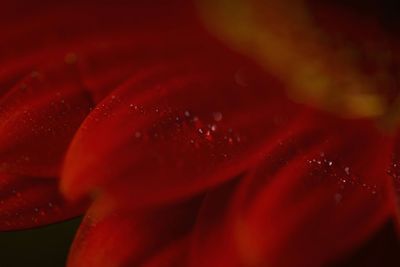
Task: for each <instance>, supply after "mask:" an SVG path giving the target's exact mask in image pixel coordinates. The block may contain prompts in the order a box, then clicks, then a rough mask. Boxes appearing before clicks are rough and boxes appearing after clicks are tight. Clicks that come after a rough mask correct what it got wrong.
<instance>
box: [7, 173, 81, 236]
mask: <svg viewBox="0 0 400 267" xmlns="http://www.w3.org/2000/svg"><path fill="white" fill-rule="evenodd" d="M57 187H58V184H57V182H56V181H55V180H50V179H39V178H32V177H16V176H9V175H0V231H5V230H15V229H23V228H30V227H36V226H40V225H46V224H50V223H54V222H57V221H62V220H66V219H69V218H72V217H75V216H78V215H80V214H82V213H83V212H84V209H85V205H81V204H80V205H71V204H67V203H66V202H65V201H64V200H63V198H62V197H61V196H60V195H59V194H58V188H57Z"/></svg>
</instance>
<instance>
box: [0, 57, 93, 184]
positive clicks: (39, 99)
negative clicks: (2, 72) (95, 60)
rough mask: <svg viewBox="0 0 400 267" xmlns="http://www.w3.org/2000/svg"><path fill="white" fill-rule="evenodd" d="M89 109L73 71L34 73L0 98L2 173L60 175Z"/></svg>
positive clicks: (57, 67) (51, 69)
mask: <svg viewBox="0 0 400 267" xmlns="http://www.w3.org/2000/svg"><path fill="white" fill-rule="evenodd" d="M90 106H91V99H90V96H89V95H88V94H87V93H86V92H85V90H84V88H83V86H82V84H81V81H80V78H79V75H78V74H77V72H76V69H75V68H74V67H73V66H69V65H68V64H65V63H64V62H63V61H61V65H60V64H58V63H57V64H56V63H54V64H52V65H50V66H48V67H46V69H45V70H44V71H41V70H37V71H34V72H32V73H30V74H29V75H28V76H27V77H26V78H25V79H23V80H21V81H20V82H19V83H18V84H16V85H15V86H14V87H13V88H12V89H11V90H10V91H9V92H7V93H6V94H5V95H4V96H3V97H2V98H1V99H0V128H1V131H0V171H1V172H7V173H14V174H18V175H27V176H46V177H52V176H56V175H57V174H58V171H59V168H60V165H61V161H62V159H63V157H64V153H65V151H66V148H67V146H68V145H69V142H70V140H71V139H72V136H73V135H74V133H75V131H76V130H77V128H78V127H79V125H80V123H81V122H82V121H83V119H84V118H85V116H86V115H87V113H88V112H89V109H90Z"/></svg>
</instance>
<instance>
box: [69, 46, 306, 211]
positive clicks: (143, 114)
mask: <svg viewBox="0 0 400 267" xmlns="http://www.w3.org/2000/svg"><path fill="white" fill-rule="evenodd" d="M207 52H208V53H209V52H210V51H207ZM217 52H219V54H218V53H215V56H214V57H213V59H212V60H210V59H202V54H201V53H200V52H198V53H196V54H190V55H184V56H183V59H181V60H178V59H175V60H174V61H170V60H168V61H165V62H164V61H162V62H161V63H160V64H158V65H156V66H151V67H149V68H145V69H143V70H142V71H141V72H139V73H136V74H135V75H133V77H132V79H131V80H130V81H129V82H127V83H126V84H124V85H123V86H121V87H120V88H119V89H117V90H115V91H113V92H112V94H111V95H109V96H108V97H107V98H106V99H105V100H104V101H103V102H102V103H100V104H99V105H98V106H97V107H96V109H95V110H94V111H93V112H92V113H91V114H90V115H89V116H88V117H87V119H86V120H85V122H84V123H83V124H82V127H81V128H80V130H79V131H78V133H77V135H76V136H75V138H74V141H73V143H72V145H71V147H70V150H69V151H68V154H67V157H66V163H65V166H64V167H65V168H64V171H63V179H62V186H63V189H64V192H65V193H66V195H67V196H69V197H72V198H77V197H81V196H84V195H85V194H87V193H90V192H92V193H93V192H96V193H97V192H100V193H105V198H106V199H107V197H111V198H114V197H116V198H117V199H111V200H110V199H109V200H104V202H105V203H104V204H105V205H107V204H109V203H112V201H117V202H119V203H120V204H118V205H119V206H123V203H126V204H127V205H126V206H129V205H130V206H132V208H134V206H135V205H145V204H146V203H150V202H152V203H157V202H163V201H167V200H168V199H176V198H180V197H182V196H184V195H188V194H193V193H194V192H198V191H201V190H204V189H205V188H207V187H209V186H212V185H215V184H218V183H220V182H223V181H225V180H227V179H231V178H232V177H234V176H235V175H237V174H239V173H240V172H242V171H243V170H244V169H245V168H247V167H248V166H250V165H252V164H255V163H256V162H257V160H258V159H259V157H260V153H261V152H262V151H264V150H266V151H268V150H271V149H273V148H274V147H275V146H277V145H278V144H277V143H276V140H277V139H280V138H285V136H288V135H291V134H294V132H301V129H302V128H306V127H307V125H308V124H307V123H306V124H299V123H297V124H296V120H295V118H298V117H300V116H301V113H300V112H301V110H300V111H299V109H298V108H297V106H296V105H294V104H291V103H289V102H285V101H283V99H284V98H283V96H282V94H281V91H280V90H279V89H280V88H279V84H278V83H277V82H276V81H274V80H273V79H272V78H271V77H268V76H266V75H265V74H264V73H262V72H260V71H259V70H258V69H257V68H255V67H254V66H252V65H249V63H247V62H246V61H244V60H243V59H240V58H235V57H233V56H232V55H229V54H228V55H226V54H224V53H223V51H218V50H217ZM246 68H248V69H246ZM238 71H239V72H240V74H238ZM237 75H240V79H242V80H241V81H239V82H238V76H237ZM244 83H246V84H244ZM233 107H234V108H233ZM93 169H96V172H92V170H93ZM125 198H127V199H128V198H129V201H128V202H126V201H125V200H127V199H125Z"/></svg>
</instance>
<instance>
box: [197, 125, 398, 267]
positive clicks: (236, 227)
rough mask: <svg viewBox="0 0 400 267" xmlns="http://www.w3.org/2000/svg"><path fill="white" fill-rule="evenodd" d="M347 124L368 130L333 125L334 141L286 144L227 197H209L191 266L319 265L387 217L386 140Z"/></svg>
mask: <svg viewBox="0 0 400 267" xmlns="http://www.w3.org/2000/svg"><path fill="white" fill-rule="evenodd" d="M331 122H333V121H331ZM322 124H323V122H322V121H321V122H320V125H322ZM354 125H357V126H358V127H366V128H365V129H369V131H368V133H364V135H363V136H362V137H361V136H360V135H359V134H358V133H357V130H356V127H355V128H352V126H351V125H346V124H341V123H339V124H338V125H337V126H338V127H339V128H340V129H342V130H343V132H342V133H341V134H337V132H336V131H335V130H334V129H335V128H331V130H332V134H331V135H326V136H324V137H323V138H322V139H320V137H318V136H317V135H315V132H314V133H310V134H311V135H312V139H311V140H314V142H313V143H311V144H307V145H306V143H305V142H304V140H303V141H301V140H296V141H295V142H293V143H292V144H290V143H287V144H285V145H284V147H285V148H284V149H282V150H281V151H280V152H279V153H276V154H272V155H270V156H271V157H270V158H269V159H267V160H266V161H265V162H264V164H263V165H260V166H259V167H258V168H256V169H254V170H250V171H249V173H248V174H247V176H245V177H244V178H243V179H242V181H241V182H240V183H239V185H236V186H234V187H233V188H231V189H229V190H230V191H229V190H225V192H224V191H216V192H215V193H213V194H210V195H209V196H208V200H207V201H206V202H205V204H204V205H203V207H202V211H201V213H200V216H199V219H198V224H197V226H196V229H197V230H196V237H195V240H194V241H193V248H192V258H191V266H323V265H324V264H328V263H330V262H332V261H333V260H335V259H337V258H340V257H343V255H345V253H348V252H349V251H351V249H352V248H354V247H357V246H358V245H360V244H361V243H362V242H365V241H366V240H367V239H368V238H369V237H371V235H372V233H374V232H376V231H378V229H380V227H381V226H382V225H383V224H384V223H385V222H387V221H388V220H389V219H391V218H394V216H395V213H396V202H395V201H394V198H393V192H392V190H393V188H392V185H391V181H390V178H389V176H388V175H387V173H386V170H387V169H386V166H389V164H390V161H391V158H390V153H389V152H390V149H391V145H392V144H391V142H390V141H388V140H390V138H379V135H376V134H377V132H376V131H375V130H374V129H372V128H368V126H366V125H364V124H363V123H357V122H354V124H353V126H354ZM361 125H363V126H361ZM344 127H345V128H344ZM335 134H336V135H335ZM360 151H362V156H361V154H360ZM376 155H379V157H378V158H377V157H376ZM217 203H218V204H217Z"/></svg>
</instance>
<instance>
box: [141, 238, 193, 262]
mask: <svg viewBox="0 0 400 267" xmlns="http://www.w3.org/2000/svg"><path fill="white" fill-rule="evenodd" d="M189 247H190V238H189V237H185V238H182V239H180V240H177V241H174V242H173V243H172V244H171V245H169V246H167V247H166V248H165V249H164V250H162V251H161V252H159V254H157V255H155V256H154V257H152V258H151V259H150V260H149V261H147V262H146V263H145V264H143V267H186V266H187V256H188V255H187V254H188V251H189V249H188V248H189Z"/></svg>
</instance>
